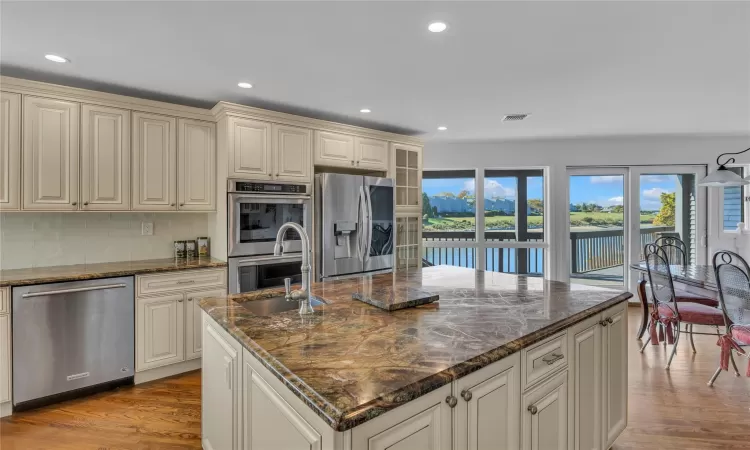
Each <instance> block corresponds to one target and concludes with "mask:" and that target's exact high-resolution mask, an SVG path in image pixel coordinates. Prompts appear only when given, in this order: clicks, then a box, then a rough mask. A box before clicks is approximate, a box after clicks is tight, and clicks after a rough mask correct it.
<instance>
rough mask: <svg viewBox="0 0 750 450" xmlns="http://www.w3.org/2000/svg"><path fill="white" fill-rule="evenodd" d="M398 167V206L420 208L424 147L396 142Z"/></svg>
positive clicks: (396, 164) (396, 167) (396, 165)
mask: <svg viewBox="0 0 750 450" xmlns="http://www.w3.org/2000/svg"><path fill="white" fill-rule="evenodd" d="M394 150H395V151H394V153H395V160H396V163H395V169H396V206H397V207H399V208H413V209H417V208H420V207H421V205H422V193H421V192H420V190H421V186H422V149H421V148H420V147H414V146H410V145H401V144H394Z"/></svg>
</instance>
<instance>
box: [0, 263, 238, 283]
mask: <svg viewBox="0 0 750 450" xmlns="http://www.w3.org/2000/svg"><path fill="white" fill-rule="evenodd" d="M226 266H227V263H225V262H224V261H221V260H218V259H213V258H195V259H191V260H175V259H174V258H165V259H146V260H140V261H121V262H107V263H95V264H74V265H67V266H49V267H34V268H30V269H10V270H0V287H5V286H28V285H31V284H42V283H58V282H61V281H78V280H93V279H96V278H110V277H124V276H128V275H139V274H146V273H158V272H173V271H176V270H189V269H206V268H211V267H226Z"/></svg>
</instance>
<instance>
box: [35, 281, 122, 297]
mask: <svg viewBox="0 0 750 450" xmlns="http://www.w3.org/2000/svg"><path fill="white" fill-rule="evenodd" d="M124 287H127V285H126V284H124V283H118V284H102V285H100V286H88V287H80V288H70V289H59V290H56V291H43V292H29V293H27V294H23V295H21V297H23V298H29V297H44V296H46V295H58V294H72V293H74V292H86V291H101V290H104V289H119V288H124Z"/></svg>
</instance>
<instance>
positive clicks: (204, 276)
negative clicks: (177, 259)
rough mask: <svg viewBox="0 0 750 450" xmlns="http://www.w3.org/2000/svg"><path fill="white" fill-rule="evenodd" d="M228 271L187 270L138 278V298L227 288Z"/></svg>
mask: <svg viewBox="0 0 750 450" xmlns="http://www.w3.org/2000/svg"><path fill="white" fill-rule="evenodd" d="M226 284H227V278H226V270H224V269H211V270H185V271H181V272H172V273H168V274H163V275H145V276H137V277H136V289H137V292H136V296H142V295H151V294H162V293H165V292H171V291H184V290H186V289H197V288H204V287H212V286H222V287H226Z"/></svg>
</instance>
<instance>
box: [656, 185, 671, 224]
mask: <svg viewBox="0 0 750 450" xmlns="http://www.w3.org/2000/svg"><path fill="white" fill-rule="evenodd" d="M659 200H661V209H660V210H659V214H657V215H656V217H654V222H653V223H654V225H661V226H664V227H673V226H674V214H675V193H674V192H664V193H662V194H661V196H659Z"/></svg>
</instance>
